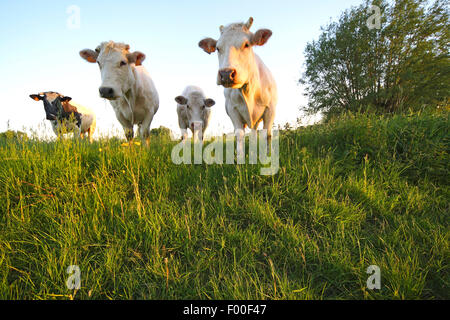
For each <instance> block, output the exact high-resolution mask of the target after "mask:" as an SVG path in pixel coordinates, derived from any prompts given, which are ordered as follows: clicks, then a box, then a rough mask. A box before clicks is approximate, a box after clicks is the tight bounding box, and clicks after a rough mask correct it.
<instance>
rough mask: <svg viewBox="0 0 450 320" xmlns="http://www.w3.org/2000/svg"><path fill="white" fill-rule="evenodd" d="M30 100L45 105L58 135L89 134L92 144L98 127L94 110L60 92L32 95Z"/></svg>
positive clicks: (48, 116)
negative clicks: (67, 133)
mask: <svg viewBox="0 0 450 320" xmlns="http://www.w3.org/2000/svg"><path fill="white" fill-rule="evenodd" d="M30 98H31V99H33V100H35V101H42V102H43V103H44V109H45V115H46V119H47V120H49V121H50V122H51V124H52V128H53V131H54V132H55V134H56V135H58V134H60V133H61V132H74V134H75V135H76V136H81V135H85V134H86V133H87V135H88V138H89V141H90V142H92V139H93V138H92V136H93V134H94V130H95V126H96V117H95V114H94V112H93V111H92V110H90V109H88V108H86V107H83V106H81V105H79V104H76V103H74V102H72V101H71V100H72V98H71V97H66V96H64V95H62V94H60V93H58V92H52V91H47V92H41V93H38V94H31V95H30Z"/></svg>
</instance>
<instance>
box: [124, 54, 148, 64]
mask: <svg viewBox="0 0 450 320" xmlns="http://www.w3.org/2000/svg"><path fill="white" fill-rule="evenodd" d="M127 59H128V63H134V64H135V65H137V66H140V65H142V62H144V60H145V54H143V53H142V52H140V51H135V52H133V53H128V54H127Z"/></svg>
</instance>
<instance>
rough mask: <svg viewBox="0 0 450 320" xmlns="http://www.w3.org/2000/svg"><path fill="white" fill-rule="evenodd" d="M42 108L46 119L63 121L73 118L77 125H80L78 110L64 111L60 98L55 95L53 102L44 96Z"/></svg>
mask: <svg viewBox="0 0 450 320" xmlns="http://www.w3.org/2000/svg"><path fill="white" fill-rule="evenodd" d="M42 100H43V102H44V109H45V115H46V119H47V120H51V121H60V122H62V121H65V120H71V117H73V118H72V119H74V120H75V121H76V124H77V127H78V128H80V127H81V113H79V112H75V111H74V112H66V111H65V110H64V108H63V106H62V104H61V98H60V97H57V98H56V99H55V100H54V101H53V102H51V103H50V102H49V101H48V100H47V97H44V98H43V99H42Z"/></svg>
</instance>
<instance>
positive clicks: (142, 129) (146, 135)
mask: <svg viewBox="0 0 450 320" xmlns="http://www.w3.org/2000/svg"><path fill="white" fill-rule="evenodd" d="M154 115H155V114H154V113H153V112H149V113H148V114H147V116H146V117H145V118H144V121H142V123H141V124H140V125H139V135H140V137H141V139H142V140H145V144H146V145H147V147H148V146H150V125H151V124H152V121H153V116H154Z"/></svg>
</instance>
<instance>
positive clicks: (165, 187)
mask: <svg viewBox="0 0 450 320" xmlns="http://www.w3.org/2000/svg"><path fill="white" fill-rule="evenodd" d="M121 142H122V141H119V140H118V139H110V140H106V139H104V140H100V141H96V142H95V143H93V144H91V145H90V144H88V143H87V142H85V141H74V140H71V139H69V140H63V141H57V142H42V141H38V140H36V139H30V140H28V141H24V140H23V141H21V140H16V141H14V140H10V139H9V140H8V139H4V140H0V189H1V190H0V298H1V299H69V298H75V299H448V298H449V297H450V290H449V267H448V262H449V248H448V244H449V224H448V223H449V198H450V188H449V181H450V177H449V163H450V161H449V160H450V159H449V149H450V146H449V118H448V113H446V112H444V113H440V114H414V115H409V116H406V115H405V116H394V117H390V118H378V117H374V116H368V115H360V116H356V117H352V116H346V117H342V118H339V119H336V120H335V121H332V122H330V123H327V124H319V125H314V126H311V127H306V128H300V129H296V130H286V131H283V132H282V133H281V138H280V171H279V172H278V174H277V175H274V176H261V175H259V172H260V171H259V169H260V167H259V166H257V165H240V166H234V165H210V166H207V165H180V166H177V165H174V164H173V163H172V162H171V158H170V154H171V150H172V147H173V146H174V145H175V144H176V142H171V141H167V140H164V139H159V138H153V140H152V142H151V147H150V148H149V149H146V148H144V147H139V146H134V147H127V148H125V147H123V146H121ZM69 265H78V266H79V267H80V269H81V289H80V290H78V291H76V292H74V291H73V290H68V289H67V287H66V280H67V278H68V277H69V274H67V273H66V269H67V267H68V266H69ZM369 265H377V266H379V267H380V269H381V290H369V289H367V288H366V280H367V278H368V277H369V275H368V274H366V269H367V267H368V266H369Z"/></svg>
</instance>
